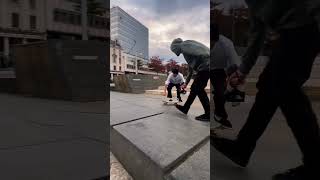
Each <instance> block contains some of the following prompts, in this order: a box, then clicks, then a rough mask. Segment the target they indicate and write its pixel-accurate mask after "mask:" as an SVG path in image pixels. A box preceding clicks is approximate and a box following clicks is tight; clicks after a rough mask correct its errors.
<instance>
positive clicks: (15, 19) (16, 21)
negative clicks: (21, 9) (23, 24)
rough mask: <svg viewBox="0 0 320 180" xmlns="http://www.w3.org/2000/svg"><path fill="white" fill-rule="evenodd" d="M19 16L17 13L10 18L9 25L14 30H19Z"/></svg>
mask: <svg viewBox="0 0 320 180" xmlns="http://www.w3.org/2000/svg"><path fill="white" fill-rule="evenodd" d="M19 24H20V22H19V14H18V13H12V16H11V25H12V27H14V28H19Z"/></svg>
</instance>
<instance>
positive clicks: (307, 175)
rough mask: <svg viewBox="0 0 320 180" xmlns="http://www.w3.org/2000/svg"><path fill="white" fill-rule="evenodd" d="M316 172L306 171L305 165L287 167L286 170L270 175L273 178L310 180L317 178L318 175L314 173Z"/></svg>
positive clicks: (278, 179)
mask: <svg viewBox="0 0 320 180" xmlns="http://www.w3.org/2000/svg"><path fill="white" fill-rule="evenodd" d="M316 173H318V172H314V173H312V172H311V171H308V170H307V169H306V167H305V166H303V165H301V166H299V167H296V168H293V169H289V170H287V171H286V172H283V173H279V174H276V175H274V176H273V177H272V179H273V180H312V179H319V178H320V177H319V175H315V174H316Z"/></svg>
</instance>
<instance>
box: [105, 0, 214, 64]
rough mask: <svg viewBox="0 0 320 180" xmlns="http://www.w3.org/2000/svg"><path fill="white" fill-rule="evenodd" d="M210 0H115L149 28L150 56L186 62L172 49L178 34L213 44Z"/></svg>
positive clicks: (114, 1) (115, 3)
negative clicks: (172, 43)
mask: <svg viewBox="0 0 320 180" xmlns="http://www.w3.org/2000/svg"><path fill="white" fill-rule="evenodd" d="M209 2H210V0H153V1H151V0H111V1H110V5H111V7H112V6H119V7H121V8H122V9H123V10H125V11H126V12H127V13H129V14H130V15H131V16H133V17H134V18H136V19H137V20H138V21H140V22H141V23H142V24H144V25H145V26H146V27H148V28H149V56H150V57H151V56H160V57H161V58H163V59H165V60H168V59H170V58H173V59H175V60H177V61H179V62H185V61H184V59H183V56H181V55H180V57H177V56H176V55H175V54H174V53H172V52H171V51H170V44H171V42H172V40H173V39H175V38H178V37H180V38H182V39H183V40H188V39H192V40H196V41H199V42H202V43H203V44H205V45H207V46H208V47H210V5H209Z"/></svg>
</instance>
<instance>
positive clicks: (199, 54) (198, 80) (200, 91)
mask: <svg viewBox="0 0 320 180" xmlns="http://www.w3.org/2000/svg"><path fill="white" fill-rule="evenodd" d="M171 51H172V52H174V53H175V54H176V55H177V56H179V55H180V54H183V56H184V58H185V60H186V61H187V63H188V65H189V74H188V76H187V79H186V82H185V84H184V85H183V88H185V87H186V86H187V85H188V83H189V82H190V80H191V77H192V76H193V74H194V73H193V71H195V72H196V75H195V77H194V80H193V83H192V85H191V91H190V95H189V96H188V99H187V101H186V102H185V104H184V105H183V106H181V105H176V107H177V109H178V110H180V111H181V112H183V113H185V114H187V113H188V111H189V109H190V107H191V105H192V103H193V101H194V100H195V98H196V97H197V96H198V97H199V99H200V102H201V104H202V107H203V109H204V114H203V115H200V116H197V117H196V120H200V121H210V103H209V98H208V96H207V93H206V91H205V87H206V86H207V83H208V81H209V78H210V73H209V63H210V50H209V48H208V47H206V46H205V45H203V44H201V43H199V42H197V41H193V40H186V41H183V40H182V39H180V38H177V39H175V40H173V42H172V44H171Z"/></svg>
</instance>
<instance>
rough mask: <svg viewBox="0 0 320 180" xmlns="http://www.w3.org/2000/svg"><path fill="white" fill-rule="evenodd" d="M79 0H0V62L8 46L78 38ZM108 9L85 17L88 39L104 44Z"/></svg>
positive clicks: (79, 37) (79, 33)
mask: <svg viewBox="0 0 320 180" xmlns="http://www.w3.org/2000/svg"><path fill="white" fill-rule="evenodd" d="M79 3H80V0H0V60H1V63H2V62H3V59H7V58H9V57H10V55H11V53H10V47H11V46H12V45H15V44H22V43H28V42H34V41H39V40H46V39H74V40H80V39H81V37H82V25H81V13H80V10H79V8H78V9H77V7H79ZM109 16H110V15H109V9H107V8H105V14H102V15H88V36H89V39H97V40H102V41H106V42H107V41H108V40H109V39H110V37H109V34H110V33H109V30H108V29H109V27H110V21H109Z"/></svg>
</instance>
